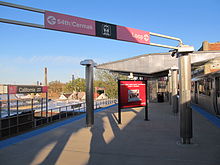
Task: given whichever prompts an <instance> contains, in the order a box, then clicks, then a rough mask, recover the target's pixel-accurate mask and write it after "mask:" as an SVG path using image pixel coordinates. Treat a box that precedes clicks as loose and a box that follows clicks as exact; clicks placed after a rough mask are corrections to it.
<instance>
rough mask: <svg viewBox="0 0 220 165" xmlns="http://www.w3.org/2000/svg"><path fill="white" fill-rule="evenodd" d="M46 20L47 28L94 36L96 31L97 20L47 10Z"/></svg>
mask: <svg viewBox="0 0 220 165" xmlns="http://www.w3.org/2000/svg"><path fill="white" fill-rule="evenodd" d="M44 21H45V22H44V24H45V28H46V29H53V30H59V31H65V32H72V33H80V34H87V35H93V36H94V35H95V33H96V30H95V21H93V20H89V19H85V18H80V17H75V16H70V15H65V14H60V13H55V12H51V11H46V12H45V19H44Z"/></svg>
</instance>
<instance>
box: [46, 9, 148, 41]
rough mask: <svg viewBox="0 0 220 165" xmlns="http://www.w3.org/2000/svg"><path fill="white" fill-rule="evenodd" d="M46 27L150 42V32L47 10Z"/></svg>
mask: <svg viewBox="0 0 220 165" xmlns="http://www.w3.org/2000/svg"><path fill="white" fill-rule="evenodd" d="M44 17H45V18H44V25H45V28H46V29H51V30H58V31H64V32H71V33H79V34H85V35H90V36H97V37H104V38H110V39H116V40H122V41H128V42H135V43H139V44H150V33H149V32H147V31H143V30H138V29H133V28H128V27H124V26H119V25H114V24H109V23H105V22H99V21H94V20H89V19H85V18H80V17H75V16H70V15H65V14H60V13H55V12H51V11H45V15H44Z"/></svg>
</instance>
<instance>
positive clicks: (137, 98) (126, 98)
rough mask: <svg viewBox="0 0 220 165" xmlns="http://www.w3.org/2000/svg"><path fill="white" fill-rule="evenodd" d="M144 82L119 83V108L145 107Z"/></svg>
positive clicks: (145, 87) (145, 89) (145, 85)
mask: <svg viewBox="0 0 220 165" xmlns="http://www.w3.org/2000/svg"><path fill="white" fill-rule="evenodd" d="M146 91H147V83H146V81H119V104H120V105H119V106H120V108H130V107H142V106H146V105H147V93H146Z"/></svg>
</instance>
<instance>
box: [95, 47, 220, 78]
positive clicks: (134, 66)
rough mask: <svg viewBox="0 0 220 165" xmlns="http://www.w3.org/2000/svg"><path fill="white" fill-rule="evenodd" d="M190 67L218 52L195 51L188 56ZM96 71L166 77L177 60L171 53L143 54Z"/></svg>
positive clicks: (102, 65)
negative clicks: (103, 70) (189, 57)
mask: <svg viewBox="0 0 220 165" xmlns="http://www.w3.org/2000/svg"><path fill="white" fill-rule="evenodd" d="M190 56H191V63H192V67H196V66H199V65H202V64H204V63H205V62H208V61H209V60H211V59H214V58H217V57H220V51H197V52H193V53H191V54H190ZM96 68H97V69H105V70H109V71H112V72H119V73H122V74H129V73H133V74H134V75H136V76H146V77H161V76H166V75H167V74H168V71H169V70H170V69H171V68H178V58H176V57H171V53H154V54H144V55H140V56H135V57H132V58H127V59H123V60H119V61H114V62H109V63H104V64H100V65H98V66H97V67H96Z"/></svg>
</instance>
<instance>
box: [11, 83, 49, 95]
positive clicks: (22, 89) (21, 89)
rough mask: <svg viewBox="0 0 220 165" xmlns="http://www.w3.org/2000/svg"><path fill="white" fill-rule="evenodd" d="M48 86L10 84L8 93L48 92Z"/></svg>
mask: <svg viewBox="0 0 220 165" xmlns="http://www.w3.org/2000/svg"><path fill="white" fill-rule="evenodd" d="M47 91H48V87H47V86H29V85H9V86H8V94H22V93H46V92H47Z"/></svg>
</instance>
